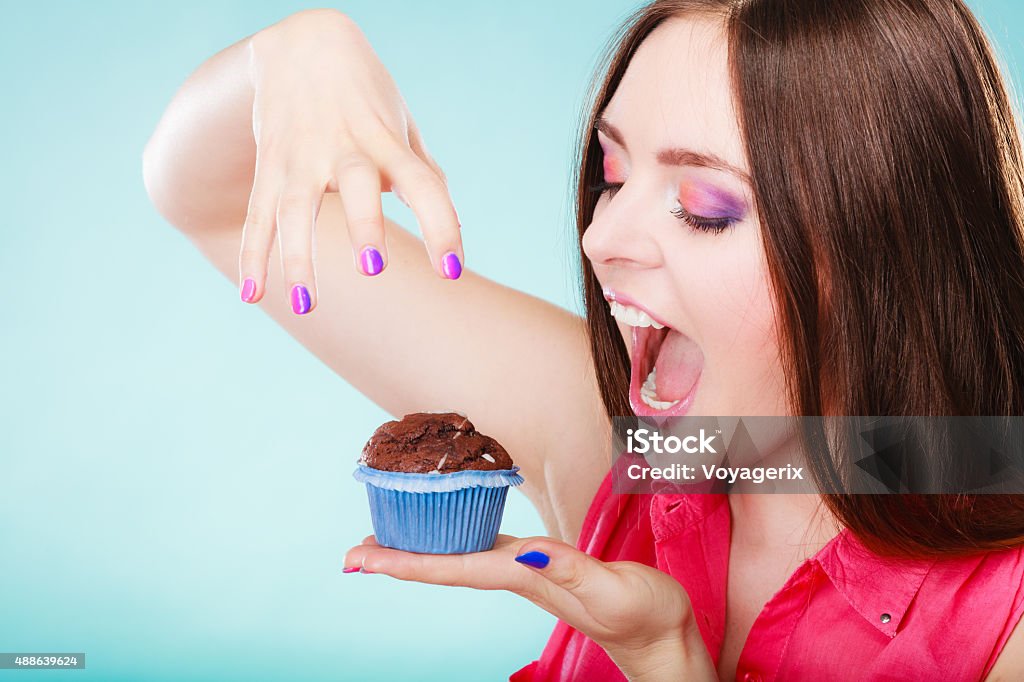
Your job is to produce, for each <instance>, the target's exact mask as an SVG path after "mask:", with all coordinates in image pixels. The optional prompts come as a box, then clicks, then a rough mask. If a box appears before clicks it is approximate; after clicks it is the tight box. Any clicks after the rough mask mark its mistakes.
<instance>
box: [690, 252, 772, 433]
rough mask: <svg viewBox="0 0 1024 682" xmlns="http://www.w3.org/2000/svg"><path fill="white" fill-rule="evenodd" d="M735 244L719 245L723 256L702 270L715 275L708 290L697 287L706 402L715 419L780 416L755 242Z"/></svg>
mask: <svg viewBox="0 0 1024 682" xmlns="http://www.w3.org/2000/svg"><path fill="white" fill-rule="evenodd" d="M734 236H739V235H734ZM739 241H740V240H738V239H737V240H734V241H733V242H732V243H730V244H729V245H724V244H723V246H724V247H725V248H723V249H722V251H721V253H723V254H725V255H724V256H723V257H722V258H720V259H715V260H716V262H714V263H711V264H709V265H708V268H707V270H706V271H705V273H706V275H707V276H708V277H710V276H711V275H712V273H713V272H714V275H715V280H714V281H715V284H714V286H713V287H712V286H705V287H703V291H704V292H706V295H704V296H703V297H702V302H701V305H700V311H701V313H700V314H701V319H700V320H699V321H697V324H698V327H699V329H700V337H701V338H700V342H701V345H702V348H703V351H704V356H705V363H706V366H707V368H708V369H709V370H711V372H710V373H709V379H712V378H713V385H711V386H709V389H711V395H709V396H708V397H709V398H711V397H712V396H714V398H715V403H716V406H715V407H714V409H715V410H716V411H717V413H720V414H729V415H772V414H786V411H785V387H784V383H783V374H782V368H781V364H780V361H779V339H778V328H777V325H776V320H775V311H774V306H773V299H772V292H771V285H770V283H769V280H768V273H767V271H766V269H765V265H764V263H763V260H762V259H763V255H762V252H761V249H760V242H759V240H750V241H751V242H752V243H750V244H745V245H743V246H741V244H739V243H738V242H739ZM705 281H708V280H705ZM700 290H701V289H697V291H700ZM709 383H712V382H709ZM709 407H710V406H709Z"/></svg>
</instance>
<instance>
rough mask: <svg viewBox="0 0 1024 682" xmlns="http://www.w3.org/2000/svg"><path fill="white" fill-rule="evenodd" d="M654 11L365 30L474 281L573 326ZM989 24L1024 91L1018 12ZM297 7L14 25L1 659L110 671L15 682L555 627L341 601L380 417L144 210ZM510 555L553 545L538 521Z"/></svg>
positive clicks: (584, 6)
mask: <svg viewBox="0 0 1024 682" xmlns="http://www.w3.org/2000/svg"><path fill="white" fill-rule="evenodd" d="M633 6H634V3H631V2H626V1H623V2H603V3H599V2H594V1H593V0H573V1H571V2H569V1H562V2H557V3H546V2H540V0H534V1H532V2H521V3H496V2H494V3H491V2H486V3H485V2H478V3H473V2H445V3H425V2H416V1H415V0H405V1H403V2H371V1H369V0H364V1H358V2H357V1H353V2H350V3H347V4H345V5H344V6H343V9H344V10H345V11H347V12H348V13H349V14H350V15H352V16H353V17H354V18H355V19H356V20H357V22H358V23H359V24H360V25H361V26H362V27H363V30H364V31H365V33H366V34H367V35H368V37H369V38H370V41H371V43H372V44H373V45H374V46H375V48H376V50H377V51H378V54H379V55H380V57H381V59H382V60H383V62H384V63H385V65H386V66H387V67H388V68H389V69H390V70H391V72H392V73H393V74H394V76H395V79H396V81H397V83H398V85H399V88H400V89H401V90H402V92H403V94H404V95H405V97H406V99H407V101H408V103H409V106H410V108H411V110H412V111H413V113H414V115H416V116H417V119H418V121H419V123H420V126H421V128H422V130H423V132H424V135H425V137H426V139H427V143H428V145H429V146H430V148H431V151H432V152H433V154H434V156H435V157H436V158H437V160H438V161H439V162H440V163H441V164H442V166H443V167H444V169H445V171H446V173H447V175H448V178H449V181H450V185H451V188H452V192H453V196H454V198H455V201H456V205H457V206H458V208H459V213H460V217H461V218H462V222H463V225H464V236H465V242H466V253H467V260H468V262H469V265H470V267H472V268H474V269H477V270H478V271H480V272H483V273H485V274H488V275H489V276H491V277H493V278H495V279H497V280H499V281H502V282H504V283H507V284H510V285H512V286H516V287H519V288H521V289H525V290H527V291H529V292H531V293H533V294H536V295H539V296H542V297H544V298H547V299H549V300H552V301H554V302H556V303H558V304H561V305H563V306H566V307H569V308H572V309H576V306H577V304H576V297H575V294H574V285H573V282H574V278H575V272H574V271H573V270H572V269H571V267H570V262H571V260H570V257H571V245H572V243H573V241H572V237H571V227H570V225H571V223H570V221H569V219H568V216H569V213H570V203H569V198H568V197H569V194H568V181H569V171H570V168H571V154H570V150H571V147H572V142H573V139H574V135H575V130H576V127H575V126H576V121H577V117H578V115H579V111H580V103H581V101H582V97H583V93H584V90H585V87H586V84H587V82H588V79H589V77H590V74H591V70H592V68H593V65H594V63H595V59H596V56H597V54H598V51H599V48H600V47H601V46H602V45H603V44H604V41H605V40H606V39H607V38H608V37H609V36H610V35H611V33H612V31H613V29H614V28H615V27H616V26H617V24H618V23H619V21H620V20H621V19H622V18H623V17H624V16H625V15H626V14H627V13H628V12H629V10H630V9H632V8H633ZM974 6H975V7H976V8H977V9H978V11H979V13H980V16H981V17H982V19H983V21H984V22H985V23H986V25H987V26H988V27H989V28H990V29H991V33H992V35H993V37H994V38H995V40H996V42H997V43H998V44H999V46H1000V48H1001V54H1002V56H1003V58H1004V59H1005V61H1007V62H1008V63H1009V64H1010V66H1011V68H1012V70H1013V73H1014V74H1016V73H1017V65H1018V64H1019V63H1020V61H1021V58H1022V55H1024V44H1022V42H1021V39H1020V38H1017V37H1013V36H1014V35H1015V34H1018V33H1019V32H1020V29H1021V28H1024V12H1022V10H1021V9H1020V7H1019V5H1018V3H1017V2H1015V1H1014V0H987V1H985V2H981V1H979V2H975V3H974ZM302 7H303V6H302V5H300V4H297V3H291V2H266V1H264V2H243V1H241V0H238V1H236V2H219V3H209V2H180V1H176V2H173V3H170V2H168V3H154V2H148V3H141V2H140V3H135V2H132V3H129V2H122V3H110V2H104V3H96V2H92V3H84V2H56V3H28V2H19V3H10V2H5V3H2V4H0V8H2V14H0V84H2V88H3V89H2V93H3V99H2V101H3V106H2V109H0V155H2V157H0V158H2V161H0V163H2V166H0V197H2V199H3V202H2V214H0V215H2V218H0V221H2V222H0V282H2V284H3V288H2V291H3V292H4V293H3V304H2V305H3V309H2V317H0V385H2V389H0V486H2V488H0V651H8V652H13V651H84V652H86V653H87V656H88V659H87V660H88V669H87V670H86V671H79V672H74V673H71V672H54V673H7V676H11V677H13V676H15V675H18V678H17V679H23V678H24V679H28V678H29V677H31V678H32V679H41V680H47V679H51V678H53V679H61V680H63V679H72V678H73V679H83V680H84V679H88V680H135V679H160V680H187V679H204V680H209V679H237V680H254V679H267V680H270V679H280V680H332V679H354V680H355V679H358V680H370V679H380V680H393V679H403V678H410V679H412V678H414V679H445V680H486V679H502V678H504V677H506V676H507V675H508V674H509V673H510V672H512V671H514V670H516V669H517V668H519V667H520V666H521V665H524V664H525V663H527V662H529V661H530V660H532V659H533V658H535V657H536V656H537V655H538V654H539V653H540V650H541V649H542V647H543V645H544V642H545V641H546V639H547V636H548V634H549V632H550V630H551V627H552V626H553V624H554V620H553V618H552V617H550V616H548V615H547V614H545V613H544V612H542V611H540V610H539V609H537V608H535V607H533V606H532V605H531V604H529V603H527V602H525V601H522V600H520V599H519V598H517V597H515V596H512V595H508V594H503V593H476V592H471V591H468V590H460V589H453V588H434V587H428V586H422V585H414V584H403V583H400V582H397V581H394V580H391V579H389V578H387V577H384V576H367V575H359V574H356V575H342V574H341V571H340V568H341V560H342V557H343V554H344V552H345V550H346V549H347V548H348V547H349V546H351V545H353V544H355V543H357V542H358V541H359V540H360V539H361V538H362V537H363V536H364V535H365V534H367V533H368V532H370V524H369V514H368V511H367V506H366V500H365V494H364V492H363V490H362V489H361V487H360V486H359V485H358V484H357V483H356V482H355V481H354V480H353V479H352V478H351V472H352V469H353V468H354V460H355V458H356V456H357V454H358V451H359V448H360V447H361V446H362V444H363V442H364V441H365V440H366V438H367V436H368V435H369V434H370V432H371V431H372V430H373V428H374V427H376V426H377V425H378V424H379V423H380V422H381V421H383V420H385V419H386V418H387V415H385V414H384V413H383V412H382V411H381V410H379V409H378V408H376V407H375V406H374V405H373V404H372V403H370V402H369V401H368V400H366V399H365V398H363V397H362V396H361V395H360V394H358V393H357V392H355V391H354V390H353V389H351V388H350V387H349V386H348V385H347V384H346V383H345V382H344V381H343V380H341V379H340V378H338V377H337V376H335V375H334V374H332V373H331V372H330V371H329V370H327V369H326V368H325V367H324V366H323V365H322V364H321V363H320V362H319V361H318V360H317V359H316V358H314V357H313V356H312V355H310V354H309V353H308V352H307V351H306V350H305V349H303V348H302V347H301V346H299V345H298V344H297V343H296V342H295V341H294V340H292V339H291V337H289V336H288V335H287V334H285V333H284V332H283V331H281V330H280V329H279V328H277V327H276V326H275V325H274V324H273V323H272V322H271V321H270V319H269V318H267V317H265V316H264V315H263V314H262V312H260V311H259V310H258V309H256V308H251V307H248V306H245V305H244V304H241V303H240V302H239V301H238V295H237V292H236V290H235V288H234V286H233V285H232V284H231V283H230V282H228V281H227V280H226V279H224V278H223V277H222V276H221V275H220V274H218V273H217V272H215V271H214V270H213V268H212V267H211V266H209V265H208V264H207V263H206V262H205V261H204V260H203V259H202V257H201V256H200V255H199V254H198V252H196V251H195V250H194V249H193V248H192V247H191V246H190V245H189V244H188V242H187V241H186V240H185V239H184V238H183V237H181V236H180V235H179V234H177V233H176V232H175V231H173V230H172V229H171V228H170V227H168V226H167V225H166V224H165V223H164V222H163V221H162V220H161V218H160V217H159V216H158V215H157V214H156V212H155V211H154V209H153V208H152V207H151V206H150V204H149V202H148V200H147V197H146V195H145V191H144V189H143V185H142V176H141V153H142V149H143V145H144V144H145V142H146V140H147V138H148V136H149V134H150V132H151V131H152V129H153V127H154V125H155V124H156V121H157V120H158V118H159V116H160V113H161V112H162V110H163V108H164V107H165V106H166V104H167V103H168V101H169V99H170V98H171V96H172V94H173V93H174V91H175V89H176V88H177V87H178V85H179V84H180V83H181V82H182V81H183V80H184V79H185V77H186V76H187V75H188V74H189V73H190V72H191V71H192V70H193V69H194V68H195V67H197V66H198V65H199V64H200V63H201V62H202V61H203V60H204V59H206V58H207V57H209V56H210V55H212V54H213V53H215V52H217V51H218V50H220V49H222V48H224V47H226V46H227V45H229V44H231V43H233V42H235V41H237V40H239V39H241V38H242V37H244V36H246V35H248V34H250V33H253V32H255V31H257V30H259V29H260V28H262V27H265V26H267V25H269V24H271V23H273V22H274V21H277V20H278V19H280V18H283V17H284V16H286V15H287V14H289V13H291V12H293V11H295V10H297V9H301V8H302ZM385 208H386V211H387V212H388V213H389V215H391V216H392V217H394V218H395V219H396V220H398V221H399V222H401V223H403V224H405V225H407V226H412V225H414V224H415V223H414V219H413V217H412V215H411V213H409V212H408V210H407V209H405V208H404V207H403V206H401V205H399V204H397V202H395V201H394V200H393V199H392V198H391V197H390V196H389V197H387V203H386V205H385ZM504 530H505V532H509V533H512V534H517V535H528V534H535V533H540V532H542V526H541V524H540V522H539V520H538V518H537V516H536V514H535V513H534V512H533V510H532V508H531V507H529V506H528V504H527V503H526V501H525V499H524V498H522V497H521V496H520V495H518V494H513V495H512V496H510V502H509V508H508V512H507V515H506V520H505V525H504ZM0 677H5V675H4V673H2V672H0Z"/></svg>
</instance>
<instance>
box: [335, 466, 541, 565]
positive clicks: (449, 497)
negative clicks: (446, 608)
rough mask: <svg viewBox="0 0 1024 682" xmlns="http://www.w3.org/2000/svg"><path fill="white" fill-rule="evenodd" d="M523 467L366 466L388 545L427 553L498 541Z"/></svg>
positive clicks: (378, 525) (360, 473)
mask: <svg viewBox="0 0 1024 682" xmlns="http://www.w3.org/2000/svg"><path fill="white" fill-rule="evenodd" d="M518 470H519V467H513V468H512V469H503V470H498V471H458V472H455V473H452V474H409V473H404V472H394V471H380V470H379V469H373V468H371V467H367V466H362V465H360V467H359V468H358V469H357V470H356V472H355V474H354V476H355V478H356V480H359V481H362V482H364V483H366V493H367V497H368V498H369V501H370V518H371V519H372V521H373V532H374V535H375V536H376V537H377V542H378V543H379V544H381V545H383V546H384V547H391V548H394V549H401V550H405V551H407V552H419V553H422V554H466V553H469V552H483V551H486V550H489V549H491V548H492V547H494V541H495V539H496V538H497V536H498V528H499V527H500V525H501V516H502V513H503V512H504V509H505V498H506V497H507V495H508V489H509V487H510V486H516V485H519V484H520V483H522V482H523V477H522V476H520V475H519V474H517V473H516V472H517V471H518Z"/></svg>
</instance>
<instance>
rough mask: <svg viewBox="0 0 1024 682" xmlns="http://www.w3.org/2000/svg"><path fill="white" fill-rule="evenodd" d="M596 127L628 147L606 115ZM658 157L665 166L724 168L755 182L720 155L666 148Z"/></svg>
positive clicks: (748, 182) (744, 179)
mask: <svg viewBox="0 0 1024 682" xmlns="http://www.w3.org/2000/svg"><path fill="white" fill-rule="evenodd" d="M594 128H595V129H597V130H600V131H601V132H602V133H604V134H605V135H607V136H608V137H610V138H611V139H612V140H613V141H615V142H616V143H618V144H619V145H620V146H621V147H622V148H623V149H628V147H627V146H626V139H625V138H624V137H623V136H622V133H621V132H620V131H619V129H618V128H616V127H615V126H613V125H612V124H611V123H609V122H608V119H606V118H605V117H604V116H598V117H597V123H595V124H594ZM657 159H658V163H660V164H662V165H664V166H700V167H702V168H714V169H716V170H722V171H725V172H727V173H732V174H733V175H735V176H737V177H738V178H740V179H741V180H743V181H744V182H746V183H747V184H750V185H752V184H753V182H752V181H751V179H750V175H748V174H747V172H746V171H744V170H742V169H740V168H737V167H736V166H734V165H732V164H731V163H729V162H728V161H726V160H725V159H723V158H721V157H720V156H715V155H714V154H709V153H706V152H696V151H694V150H692V149H683V148H676V149H668V148H666V149H660V150H658V154H657Z"/></svg>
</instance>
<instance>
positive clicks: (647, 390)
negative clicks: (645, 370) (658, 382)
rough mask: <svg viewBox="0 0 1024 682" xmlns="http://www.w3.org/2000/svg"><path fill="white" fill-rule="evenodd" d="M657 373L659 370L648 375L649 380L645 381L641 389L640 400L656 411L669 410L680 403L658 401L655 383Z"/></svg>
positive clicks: (675, 401) (676, 401)
mask: <svg viewBox="0 0 1024 682" xmlns="http://www.w3.org/2000/svg"><path fill="white" fill-rule="evenodd" d="M656 371H657V370H654V369H652V370H651V373H650V374H648V375H647V379H645V380H644V385H643V386H641V387H640V400H642V401H644V404H645V405H647V406H648V407H653V408H654V409H655V410H667V409H668V408H670V407H672V406H673V405H675V404H676V403H678V402H679V401H678V400H658V391H657V388H656V386H655V383H654V379H655V376H654V375H655V372H656Z"/></svg>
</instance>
